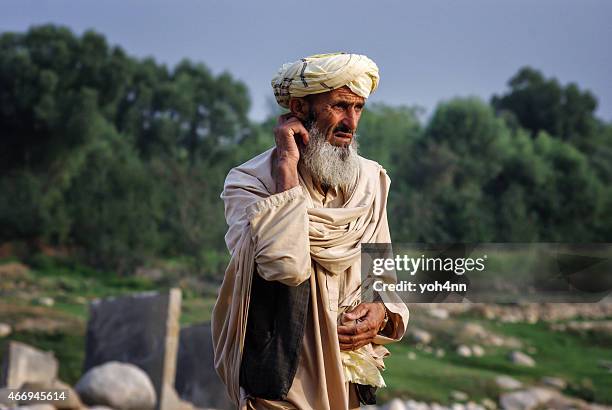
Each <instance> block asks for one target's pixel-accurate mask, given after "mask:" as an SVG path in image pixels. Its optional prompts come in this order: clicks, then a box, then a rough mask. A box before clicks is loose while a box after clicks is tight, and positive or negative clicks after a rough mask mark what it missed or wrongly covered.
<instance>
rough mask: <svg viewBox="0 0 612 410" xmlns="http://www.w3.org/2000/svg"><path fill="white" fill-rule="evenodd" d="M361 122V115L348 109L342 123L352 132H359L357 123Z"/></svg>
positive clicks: (352, 109)
mask: <svg viewBox="0 0 612 410" xmlns="http://www.w3.org/2000/svg"><path fill="white" fill-rule="evenodd" d="M358 122H359V114H358V113H357V111H356V110H355V109H354V108H348V109H347V110H346V112H345V115H344V119H343V120H342V123H343V124H344V125H345V126H346V127H348V128H349V129H350V130H351V131H352V132H355V130H357V123H358Z"/></svg>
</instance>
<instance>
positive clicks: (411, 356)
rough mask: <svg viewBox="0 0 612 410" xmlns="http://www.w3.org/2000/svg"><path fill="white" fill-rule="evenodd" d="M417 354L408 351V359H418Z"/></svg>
mask: <svg viewBox="0 0 612 410" xmlns="http://www.w3.org/2000/svg"><path fill="white" fill-rule="evenodd" d="M416 358H417V356H416V353H415V352H408V359H410V360H416Z"/></svg>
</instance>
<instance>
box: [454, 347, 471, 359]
mask: <svg viewBox="0 0 612 410" xmlns="http://www.w3.org/2000/svg"><path fill="white" fill-rule="evenodd" d="M457 354H458V355H459V356H461V357H470V356H472V350H471V349H470V348H469V347H468V346H466V345H460V346H459V347H457Z"/></svg>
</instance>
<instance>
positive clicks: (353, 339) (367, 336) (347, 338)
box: [338, 331, 376, 344]
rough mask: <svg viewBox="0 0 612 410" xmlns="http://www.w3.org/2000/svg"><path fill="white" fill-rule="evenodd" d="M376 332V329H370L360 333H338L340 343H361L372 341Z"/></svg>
mask: <svg viewBox="0 0 612 410" xmlns="http://www.w3.org/2000/svg"><path fill="white" fill-rule="evenodd" d="M374 336H376V333H375V332H374V331H370V332H367V333H360V334H358V335H352V336H351V335H338V341H339V342H340V344H351V343H357V342H359V343H361V342H364V341H365V342H366V343H367V342H370V341H372V340H373V339H374Z"/></svg>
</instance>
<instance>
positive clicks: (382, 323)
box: [378, 303, 389, 333]
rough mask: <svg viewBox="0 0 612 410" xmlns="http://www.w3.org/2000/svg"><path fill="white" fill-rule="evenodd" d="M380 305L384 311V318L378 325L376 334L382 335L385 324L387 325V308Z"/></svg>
mask: <svg viewBox="0 0 612 410" xmlns="http://www.w3.org/2000/svg"><path fill="white" fill-rule="evenodd" d="M381 305H382V308H383V309H384V311H385V317H384V319H383V321H382V322H381V323H380V326H379V327H378V333H382V332H383V330H385V328H386V327H387V324H388V323H389V312H388V311H387V308H386V307H385V305H384V303H381Z"/></svg>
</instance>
